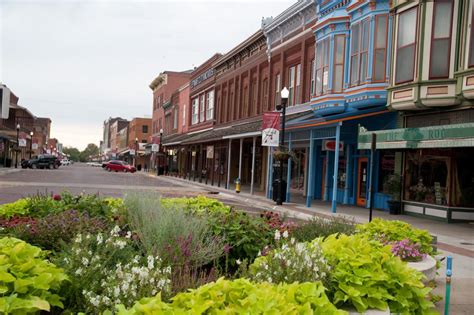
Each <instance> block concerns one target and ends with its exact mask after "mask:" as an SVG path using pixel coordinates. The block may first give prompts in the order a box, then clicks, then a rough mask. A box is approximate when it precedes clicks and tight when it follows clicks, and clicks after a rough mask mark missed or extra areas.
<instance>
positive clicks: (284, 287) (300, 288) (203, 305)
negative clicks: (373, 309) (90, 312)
mask: <svg viewBox="0 0 474 315" xmlns="http://www.w3.org/2000/svg"><path fill="white" fill-rule="evenodd" d="M172 300H173V301H172V303H169V304H167V303H164V302H162V301H161V298H160V296H159V295H158V296H156V297H154V298H146V299H143V300H141V301H139V302H137V303H135V305H134V306H133V307H132V308H131V309H128V310H127V309H126V308H125V307H124V306H120V305H119V306H117V311H118V314H119V315H138V314H158V313H159V314H327V315H330V314H347V313H346V312H345V311H341V310H338V309H336V307H335V306H334V305H333V304H332V303H331V302H330V301H329V300H328V298H327V296H326V294H325V293H324V287H323V285H322V284H321V283H320V282H312V283H310V282H306V283H301V284H300V283H297V282H295V283H292V284H280V285H272V284H270V283H257V284H256V283H252V282H250V281H249V280H247V279H237V280H234V281H229V280H224V279H223V278H221V279H219V280H217V281H216V282H213V283H209V284H207V285H204V286H202V287H200V288H198V289H196V290H192V291H190V292H187V293H180V294H178V295H177V296H176V297H174V298H173V299H172Z"/></svg>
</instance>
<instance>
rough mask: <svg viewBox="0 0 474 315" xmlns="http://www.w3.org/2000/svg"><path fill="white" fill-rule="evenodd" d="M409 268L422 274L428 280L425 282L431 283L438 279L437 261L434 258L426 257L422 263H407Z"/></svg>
mask: <svg viewBox="0 0 474 315" xmlns="http://www.w3.org/2000/svg"><path fill="white" fill-rule="evenodd" d="M407 264H408V266H409V267H411V268H413V269H415V270H418V271H419V272H422V273H423V274H424V275H425V276H426V279H424V280H423V282H425V283H426V282H429V281H432V280H434V279H435V278H436V259H434V258H433V257H431V256H429V255H426V257H425V258H424V259H423V260H422V261H417V262H407Z"/></svg>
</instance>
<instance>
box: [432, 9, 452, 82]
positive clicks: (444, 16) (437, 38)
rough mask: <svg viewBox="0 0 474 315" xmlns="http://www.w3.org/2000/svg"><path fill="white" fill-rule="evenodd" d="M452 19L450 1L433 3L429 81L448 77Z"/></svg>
mask: <svg viewBox="0 0 474 315" xmlns="http://www.w3.org/2000/svg"><path fill="white" fill-rule="evenodd" d="M452 17H453V2H452V0H437V1H435V3H434V8H433V29H432V32H431V58H430V79H436V78H438V79H439V78H448V77H449V64H450V62H449V61H450V58H449V56H450V55H451V54H450V47H451V24H452Z"/></svg>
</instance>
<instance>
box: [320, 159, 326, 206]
mask: <svg viewBox="0 0 474 315" xmlns="http://www.w3.org/2000/svg"><path fill="white" fill-rule="evenodd" d="M326 159H327V157H326V156H325V157H323V168H322V170H323V171H322V172H321V175H322V180H321V200H323V199H324V193H325V190H326V171H327V170H326V163H327V162H326Z"/></svg>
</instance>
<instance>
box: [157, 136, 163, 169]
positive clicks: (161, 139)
mask: <svg viewBox="0 0 474 315" xmlns="http://www.w3.org/2000/svg"><path fill="white" fill-rule="evenodd" d="M162 152H163V128H160V148H159V150H158V169H157V175H160V168H161V167H163V166H162V165H160V164H162V163H160V161H161V154H160V153H162ZM163 172H164V171H163Z"/></svg>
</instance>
